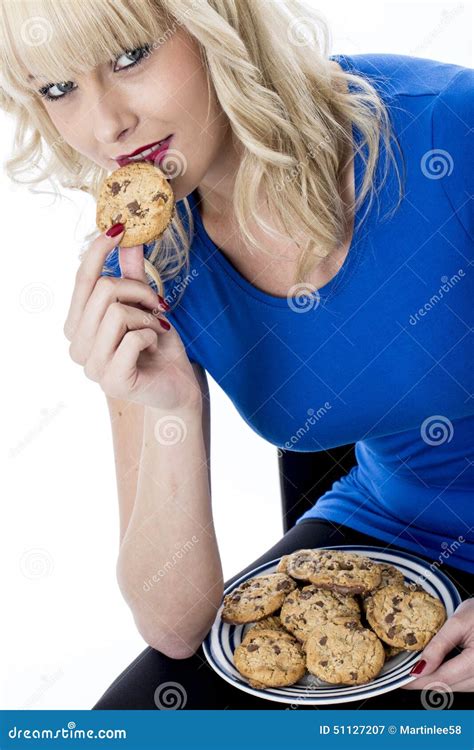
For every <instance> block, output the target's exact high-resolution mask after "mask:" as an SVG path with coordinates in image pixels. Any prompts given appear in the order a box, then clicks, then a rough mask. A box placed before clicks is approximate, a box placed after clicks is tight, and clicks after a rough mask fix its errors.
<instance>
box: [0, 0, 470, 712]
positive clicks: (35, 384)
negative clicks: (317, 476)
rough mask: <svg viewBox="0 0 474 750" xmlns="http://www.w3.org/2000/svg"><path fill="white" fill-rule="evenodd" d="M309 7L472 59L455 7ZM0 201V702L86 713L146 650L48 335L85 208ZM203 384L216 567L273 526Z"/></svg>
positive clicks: (353, 42)
mask: <svg viewBox="0 0 474 750" xmlns="http://www.w3.org/2000/svg"><path fill="white" fill-rule="evenodd" d="M317 7H318V8H320V10H321V11H322V12H323V13H324V14H325V15H326V18H327V19H328V21H329V23H330V27H331V29H332V38H333V43H332V49H331V53H347V54H356V53H370V52H393V53H398V54H406V55H414V56H417V57H427V58H431V59H435V60H440V61H445V62H452V63H457V64H460V65H465V66H468V67H472V64H473V60H472V45H471V39H470V36H469V29H470V28H472V10H471V6H470V4H469V3H467V2H466V3H464V4H463V3H461V2H446V3H431V2H425V3H413V2H397V3H383V2H357V3H347V2H334V0H332V2H328V1H327V0H325V1H323V2H319V3H318V4H317ZM0 133H1V136H0V137H1V144H2V154H3V155H4V157H5V158H7V157H8V155H9V154H10V152H11V149H12V137H13V122H12V121H11V120H10V119H9V118H7V117H6V116H5V115H4V114H3V113H1V112H0ZM40 189H42V190H47V189H48V187H47V185H46V184H43V185H41V186H40ZM0 206H1V227H0V231H1V236H2V248H1V261H2V269H1V275H0V283H1V288H2V302H3V315H2V319H3V321H2V322H3V325H2V355H3V363H4V364H3V368H2V376H3V383H2V385H3V399H2V402H3V415H2V416H3V425H4V429H3V430H2V441H3V445H2V454H3V457H4V459H5V470H4V471H3V472H2V475H3V477H4V482H3V487H2V494H3V508H4V514H3V521H2V523H1V537H0V542H1V544H0V549H1V555H2V558H3V559H2V560H1V562H2V566H1V570H2V571H3V576H4V577H3V582H2V583H3V584H4V585H3V592H4V593H3V596H2V605H3V606H2V610H3V613H4V616H3V618H2V619H3V622H2V625H1V627H2V630H3V637H2V639H1V643H2V650H3V653H2V655H1V661H2V664H3V668H2V670H1V672H2V676H3V693H4V694H3V698H2V700H1V708H4V709H5V708H12V709H18V708H20V709H22V708H23V709H26V708H31V709H68V708H74V709H88V708H90V707H91V706H92V705H93V704H94V703H95V702H96V701H97V700H98V698H99V697H100V696H101V695H102V693H103V692H104V690H105V689H106V688H107V687H108V685H109V684H110V683H111V682H112V680H113V679H114V678H115V677H116V676H117V675H118V674H119V672H121V671H122V670H123V669H124V668H125V667H126V666H127V665H128V664H129V663H130V662H131V661H132V660H133V659H134V658H135V657H136V656H137V655H138V654H139V653H140V651H142V650H143V649H144V648H145V647H146V643H145V642H144V641H143V639H142V638H141V636H140V635H139V633H138V632H137V631H136V628H135V625H134V621H133V618H132V615H131V613H130V611H129V609H128V607H127V605H126V604H125V602H124V601H123V599H122V597H121V594H120V591H119V589H118V586H117V584H116V580H115V563H116V557H117V553H118V503H117V496H116V484H115V471H114V461H113V449H112V441H111V429H110V422H109V416H108V410H107V406H106V401H105V396H104V394H103V393H102V391H101V390H100V387H99V386H98V385H97V384H96V383H94V382H92V381H91V380H89V379H87V378H86V376H85V375H84V373H83V370H82V368H81V367H79V366H78V365H76V364H75V363H73V362H72V360H71V359H70V358H69V355H68V347H69V343H68V341H67V340H66V339H65V337H64V335H63V330H62V329H63V324H64V321H65V318H66V315H67V311H68V308H69V302H70V297H71V292H72V288H73V282H74V274H75V272H76V269H77V266H78V263H79V258H78V256H79V252H80V249H81V247H82V243H83V237H84V235H85V234H86V233H87V232H89V231H91V230H92V229H93V228H94V216H95V207H94V204H93V202H92V199H91V198H90V197H88V196H86V195H85V194H84V195H82V194H79V193H78V192H77V193H76V192H73V191H71V192H69V193H67V194H66V195H65V198H64V199H63V200H61V201H55V200H54V199H53V196H52V195H51V199H50V200H49V199H48V198H47V197H46V196H39V195H34V194H31V193H30V192H29V191H28V190H27V188H26V187H25V188H19V187H16V186H15V185H12V184H11V183H10V182H9V181H8V180H7V178H6V175H5V174H4V172H3V170H1V171H0ZM209 380H210V388H211V403H212V408H211V411H212V456H211V462H212V484H213V507H214V518H215V525H216V532H217V537H218V540H219V547H220V553H221V559H222V563H223V568H224V577H225V578H229V577H230V576H232V575H234V574H235V573H237V572H238V571H239V570H240V569H242V568H243V567H245V566H247V565H248V564H249V563H250V562H252V560H254V559H256V558H257V557H259V556H260V555H261V554H262V553H263V552H265V550H266V549H268V548H269V547H270V546H272V545H273V544H274V543H275V542H276V541H277V540H278V539H279V538H280V537H281V536H282V520H281V513H280V493H279V482H278V465H277V456H276V449H275V448H274V447H273V446H272V445H270V444H268V443H266V442H265V441H264V440H262V439H261V438H260V437H258V436H257V435H256V434H254V433H253V432H252V431H251V430H250V429H249V428H248V426H247V425H246V424H245V423H244V422H243V420H242V419H241V418H240V416H239V415H238V413H237V412H236V411H235V409H234V407H233V405H232V403H231V402H230V401H229V399H228V398H227V396H226V395H225V394H224V393H223V391H222V390H221V389H220V387H219V386H218V385H217V384H216V383H214V382H213V381H212V379H211V378H209ZM250 514H251V516H252V523H251V524H249V517H250Z"/></svg>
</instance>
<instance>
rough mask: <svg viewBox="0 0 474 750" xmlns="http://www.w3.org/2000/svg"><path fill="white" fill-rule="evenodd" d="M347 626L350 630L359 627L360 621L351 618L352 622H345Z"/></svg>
mask: <svg viewBox="0 0 474 750" xmlns="http://www.w3.org/2000/svg"><path fill="white" fill-rule="evenodd" d="M344 625H345V627H346V628H348V629H349V630H356V629H357V628H358V627H359V623H358V622H356V621H355V620H351V621H350V622H346V623H344Z"/></svg>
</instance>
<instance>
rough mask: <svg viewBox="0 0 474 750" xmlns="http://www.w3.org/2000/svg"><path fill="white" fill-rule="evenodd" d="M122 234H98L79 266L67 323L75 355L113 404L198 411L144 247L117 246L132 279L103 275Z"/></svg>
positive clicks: (189, 372)
mask: <svg viewBox="0 0 474 750" xmlns="http://www.w3.org/2000/svg"><path fill="white" fill-rule="evenodd" d="M122 235H123V231H122V232H121V233H120V234H119V235H116V236H115V237H113V238H112V237H107V235H106V234H101V235H100V236H99V237H97V238H96V239H95V240H94V241H93V242H92V243H91V244H90V246H89V247H88V249H87V251H86V253H85V255H84V257H83V260H82V263H81V265H80V266H79V269H78V271H77V274H76V280H75V285H74V290H73V295H72V299H71V304H70V308H69V312H68V316H67V319H66V323H65V324H64V335H65V336H66V338H67V339H68V340H69V341H70V342H71V345H70V347H69V353H70V356H71V358H72V359H73V360H74V362H77V363H78V364H80V365H82V366H83V367H84V372H85V374H86V376H87V377H88V378H90V379H91V380H94V381H95V382H97V383H98V384H99V385H100V387H101V388H102V390H103V391H104V393H105V394H106V395H108V396H111V397H112V398H120V399H124V400H127V401H136V402H139V403H142V404H145V405H146V406H151V407H154V408H157V409H163V410H166V411H173V410H176V409H182V408H189V407H194V406H195V405H198V404H200V401H201V390H200V387H199V384H198V382H197V380H196V377H195V375H194V371H193V368H192V365H191V363H190V361H189V359H188V356H187V354H186V350H185V348H184V346H183V343H182V341H181V338H180V336H179V335H178V333H177V331H176V330H175V329H174V328H173V327H172V326H171V327H169V326H170V324H169V323H168V322H167V321H166V320H165V321H164V325H162V323H163V319H162V318H160V317H159V315H158V313H160V314H161V315H162V316H163V312H164V309H165V308H163V306H160V305H159V300H158V297H157V295H156V294H155V292H154V291H153V290H152V289H151V287H150V286H149V285H148V283H147V280H146V274H145V269H144V263H143V245H139V246H136V247H130V248H119V252H120V267H121V270H122V275H123V277H127V278H120V279H119V278H113V277H110V276H101V275H100V274H101V272H102V268H103V265H104V262H105V259H106V257H107V255H108V254H109V253H110V252H111V251H112V250H113V248H114V247H115V246H116V245H117V244H118V243H119V242H120V239H121V237H122ZM168 327H169V329H168Z"/></svg>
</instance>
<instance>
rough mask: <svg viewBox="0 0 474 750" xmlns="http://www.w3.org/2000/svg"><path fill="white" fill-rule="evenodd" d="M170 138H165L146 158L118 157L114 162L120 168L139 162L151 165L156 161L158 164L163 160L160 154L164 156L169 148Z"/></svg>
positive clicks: (138, 156)
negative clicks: (147, 162)
mask: <svg viewBox="0 0 474 750" xmlns="http://www.w3.org/2000/svg"><path fill="white" fill-rule="evenodd" d="M172 138H173V136H172V135H170V136H168V138H165V139H164V140H163V141H161V143H160V144H159V145H158V146H157V147H156V149H155V150H154V151H151V152H150V153H149V154H147V156H143V157H140V155H139V154H137V156H136V157H135V158H133V159H132V158H130V157H127V156H123V157H119V158H118V159H116V160H115V161H116V162H117V163H118V165H119V166H120V167H124V166H125V165H126V164H133V163H134V162H140V161H149V162H152V163H156V162H157V161H158V163H159V162H160V160H161V159H162V158H163V156H162V154H164V152H165V151H166V150H167V148H168V147H169V145H170V143H171V140H172ZM143 150H144V151H146V149H143Z"/></svg>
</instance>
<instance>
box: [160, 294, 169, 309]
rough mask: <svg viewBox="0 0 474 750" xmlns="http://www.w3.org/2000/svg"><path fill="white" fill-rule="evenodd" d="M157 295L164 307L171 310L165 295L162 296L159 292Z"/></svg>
mask: <svg viewBox="0 0 474 750" xmlns="http://www.w3.org/2000/svg"><path fill="white" fill-rule="evenodd" d="M157 296H158V300H159V303H160V305H161V306H162V307H164V308H165V310H171V307H170V306H169V305H168V303H167V302H166V300H164V299H163V297H161V295H159V294H158V295H157Z"/></svg>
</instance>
